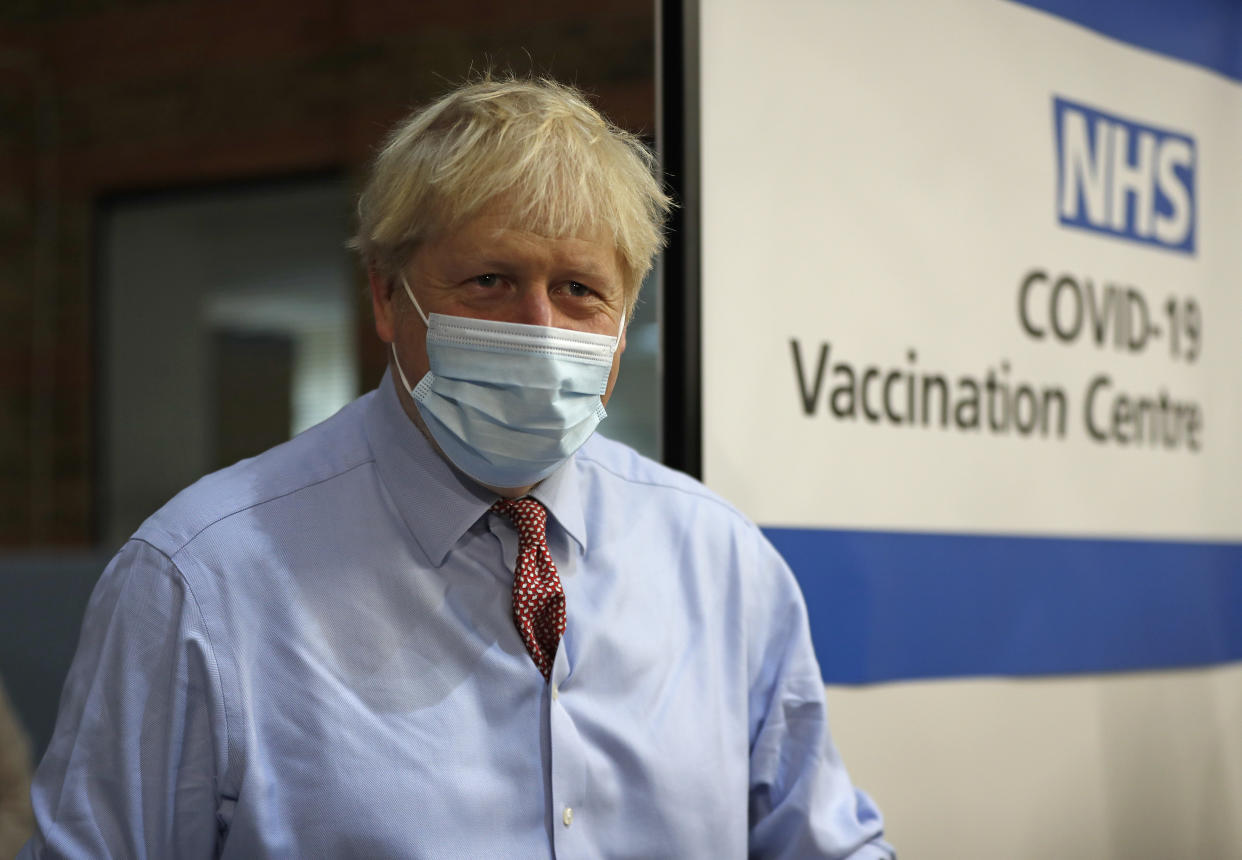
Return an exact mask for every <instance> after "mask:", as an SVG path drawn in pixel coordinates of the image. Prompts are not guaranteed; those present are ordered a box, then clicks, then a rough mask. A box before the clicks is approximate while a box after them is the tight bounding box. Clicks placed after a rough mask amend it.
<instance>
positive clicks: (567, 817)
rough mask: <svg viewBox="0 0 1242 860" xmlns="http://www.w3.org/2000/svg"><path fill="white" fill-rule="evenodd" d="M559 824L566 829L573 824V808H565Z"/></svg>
mask: <svg viewBox="0 0 1242 860" xmlns="http://www.w3.org/2000/svg"><path fill="white" fill-rule="evenodd" d="M561 823H562V824H564V825H565V826H566V827H568V826H569V825H571V824H573V823H574V808H573V807H572V806H566V807H565V811H564V812H562V813H561Z"/></svg>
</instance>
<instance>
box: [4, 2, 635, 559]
mask: <svg viewBox="0 0 1242 860" xmlns="http://www.w3.org/2000/svg"><path fill="white" fill-rule="evenodd" d="M654 31H655V24H654V4H653V3H651V2H641V3H639V2H622V0H596V1H595V2H592V3H590V4H587V3H583V2H581V0H574V2H570V0H547V2H542V3H537V4H516V3H508V2H500V0H440V2H434V3H428V2H417V0H354V2H349V1H348V0H213V2H206V0H193V2H191V0H183V2H175V0H12V2H9V3H6V4H4V5H3V7H0V333H2V334H0V547H9V548H18V547H37V546H60V547H66V546H86V545H89V544H90V543H91V542H92V539H93V535H92V531H93V525H94V521H95V516H94V510H93V504H94V502H93V497H94V485H93V480H92V475H93V469H94V464H93V450H92V449H93V444H94V442H93V440H94V438H95V433H96V428H95V424H94V418H95V405H94V403H93V400H92V397H93V394H92V392H93V388H94V386H95V384H96V381H97V376H96V372H95V367H94V366H93V364H94V356H95V344H94V343H93V342H92V338H93V336H94V323H93V319H94V318H93V308H92V276H93V265H94V263H93V254H94V252H95V249H94V248H93V247H92V235H93V234H92V230H93V226H94V225H93V217H94V212H95V207H96V204H97V201H98V200H99V199H100V198H101V197H102V196H103V195H107V194H110V193H115V192H120V191H130V190H138V189H154V188H169V187H173V188H175V187H178V186H188V185H201V184H202V183H211V182H229V181H236V180H244V179H250V178H261V177H272V176H280V175H288V174H294V173H301V172H309V171H322V170H342V171H344V172H345V173H346V175H348V176H350V177H352V178H353V179H354V180H355V181H358V180H359V179H360V177H361V176H362V175H363V173H364V171H365V167H366V162H367V159H368V157H369V154H370V152H371V150H372V147H373V146H374V145H375V143H376V141H377V140H378V139H379V137H380V136H381V135H382V134H383V132H384V131H385V129H386V128H387V127H388V126H390V125H391V124H392V123H393V122H394V121H395V120H396V119H398V118H399V117H400V116H402V115H403V114H404V113H405V112H407V111H408V110H409V109H410V108H411V107H413V106H415V105H417V104H420V103H422V102H424V101H426V100H427V99H429V98H431V97H432V96H434V95H436V94H438V93H439V92H441V91H442V90H443V89H445V88H446V86H447V83H446V82H454V81H457V80H460V79H461V78H462V77H463V76H464V75H465V74H466V73H467V72H468V71H469V70H470V69H471V68H474V69H478V68H482V67H493V68H497V69H510V68H511V69H513V70H514V71H517V72H535V73H539V74H551V75H553V76H555V77H558V78H560V79H562V80H566V81H569V82H573V83H576V84H578V85H579V86H581V87H582V88H583V89H585V90H587V91H588V92H589V93H592V94H593V95H595V96H596V98H597V103H598V104H599V106H600V107H601V108H602V109H603V110H604V112H605V113H607V114H608V115H609V116H610V117H611V118H612V119H613V120H614V121H615V122H617V123H618V124H619V125H622V126H624V127H626V128H629V129H631V130H633V131H637V132H641V133H650V132H652V131H653V129H654V123H655V120H654V117H655V106H654V104H655V89H654V80H653V70H654ZM361 283H362V282H361V280H360V290H359V307H360V309H361V311H362V314H361V319H363V320H364V321H365V320H367V319H368V316H369V313H370V310H369V305H366V304H364V303H363V291H362V290H361ZM363 325H364V327H365V328H366V331H364V332H363V333H362V334H363V336H362V337H360V338H359V341H360V343H362V344H363V345H364V346H363V347H362V349H363V355H362V359H363V362H362V363H363V373H364V374H365V378H366V379H367V380H373V379H374V378H375V377H376V375H378V368H379V367H381V366H382V364H383V361H384V356H383V353H382V351H381V350H380V349H379V348H378V345H377V344H376V343H375V340H374V336H373V334H372V333H371V329H370V326H369V323H366V322H364V323H363Z"/></svg>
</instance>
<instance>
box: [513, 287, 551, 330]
mask: <svg viewBox="0 0 1242 860" xmlns="http://www.w3.org/2000/svg"><path fill="white" fill-rule="evenodd" d="M511 309H512V311H513V314H512V321H513V322H519V323H524V324H526V325H542V326H550V325H552V311H553V308H552V299H551V297H550V296H549V295H548V287H547V285H546V284H538V283H532V284H523V285H522V287H521V288H520V289H518V290H517V291H516V294H515V295H514V297H513V306H512V308H511Z"/></svg>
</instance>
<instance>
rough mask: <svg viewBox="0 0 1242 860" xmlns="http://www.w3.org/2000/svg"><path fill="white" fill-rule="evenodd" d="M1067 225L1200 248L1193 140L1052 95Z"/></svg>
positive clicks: (1061, 212) (1060, 211)
mask: <svg viewBox="0 0 1242 860" xmlns="http://www.w3.org/2000/svg"><path fill="white" fill-rule="evenodd" d="M1052 101H1053V117H1054V122H1055V124H1056V143H1057V215H1058V217H1059V218H1060V221H1061V223H1062V224H1063V225H1065V226H1067V227H1078V228H1081V229H1084V230H1093V231H1095V232H1097V233H1107V234H1108V235H1110V236H1119V237H1121V238H1123V239H1131V240H1133V241H1136V242H1143V243H1146V244H1150V245H1157V246H1160V247H1162V248H1169V249H1171V250H1175V251H1182V252H1185V253H1187V254H1193V253H1194V252H1195V141H1194V138H1192V137H1190V136H1189V135H1186V134H1182V133H1180V132H1175V131H1169V130H1167V129H1161V128H1156V127H1154V126H1150V125H1142V124H1140V123H1137V122H1134V121H1133V120H1129V119H1125V118H1124V117H1119V116H1117V115H1115V114H1109V113H1105V112H1104V111H1101V110H1096V109H1095V108H1091V107H1087V106H1086V105H1081V104H1077V103H1075V102H1072V101H1069V100H1067V99H1063V98H1060V97H1057V96H1054V97H1053V100H1052Z"/></svg>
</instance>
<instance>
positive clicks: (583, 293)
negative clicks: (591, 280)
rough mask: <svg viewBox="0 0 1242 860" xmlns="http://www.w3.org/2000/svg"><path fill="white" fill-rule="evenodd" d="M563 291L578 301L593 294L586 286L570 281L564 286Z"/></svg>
mask: <svg viewBox="0 0 1242 860" xmlns="http://www.w3.org/2000/svg"><path fill="white" fill-rule="evenodd" d="M565 291H566V292H567V293H569V294H570V295H571V296H574V297H576V298H580V299H584V298H586V297H588V296H590V295H592V294H593V293H594V290H592V289H591V288H590V287H588V286H587V285H586V284H580V283H578V282H577V281H570V282H569V283H567V284H566V285H565Z"/></svg>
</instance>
